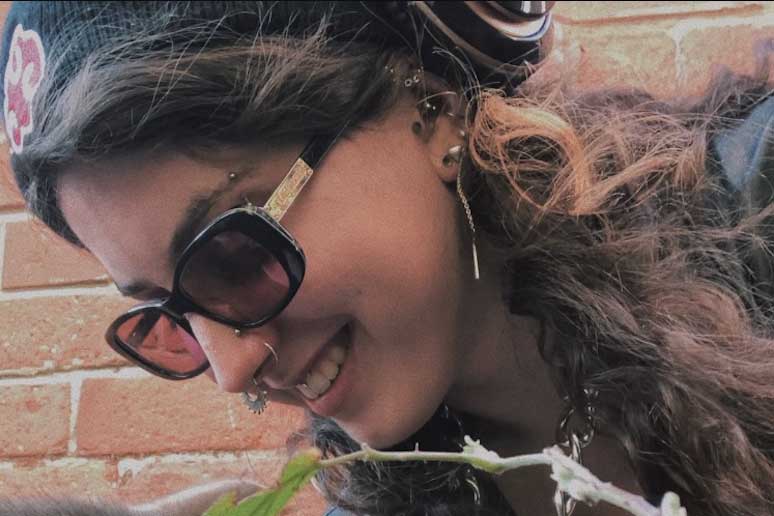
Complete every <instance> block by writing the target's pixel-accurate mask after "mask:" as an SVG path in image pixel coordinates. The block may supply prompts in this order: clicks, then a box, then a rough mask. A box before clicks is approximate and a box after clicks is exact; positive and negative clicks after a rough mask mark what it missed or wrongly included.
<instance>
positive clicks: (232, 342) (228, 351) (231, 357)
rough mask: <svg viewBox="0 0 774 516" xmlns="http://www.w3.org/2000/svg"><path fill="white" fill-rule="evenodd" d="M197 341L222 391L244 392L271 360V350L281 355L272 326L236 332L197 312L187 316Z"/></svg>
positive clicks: (276, 335)
mask: <svg viewBox="0 0 774 516" xmlns="http://www.w3.org/2000/svg"><path fill="white" fill-rule="evenodd" d="M186 318H187V319H188V322H189V324H190V325H191V329H192V330H193V333H194V335H195V336H196V340H197V341H198V342H199V345H200V346H201V348H202V350H203V351H204V354H205V355H206V356H207V359H208V361H209V363H210V370H211V372H212V377H214V378H213V379H214V381H215V382H216V383H217V384H218V386H219V387H220V389H221V390H223V391H225V392H231V393H238V392H244V391H245V390H247V389H250V388H251V387H252V378H253V376H254V375H255V374H256V372H257V371H258V370H259V369H260V368H261V366H263V365H264V364H268V362H267V360H269V361H271V363H273V362H274V360H275V358H274V356H273V355H272V352H271V351H270V350H269V348H268V347H267V346H266V345H265V343H267V342H268V343H269V344H270V346H271V348H272V349H274V350H276V352H277V353H278V354H281V353H282V351H281V350H280V346H279V345H278V340H279V334H278V332H277V331H276V329H275V328H274V325H272V324H267V325H263V326H261V327H260V328H256V329H253V330H245V329H242V330H240V331H239V332H238V333H237V332H235V329H234V328H233V327H231V326H229V325H226V324H223V323H220V322H217V321H215V320H213V319H210V318H207V317H205V316H204V315H201V314H197V313H189V314H188V315H187V317H186Z"/></svg>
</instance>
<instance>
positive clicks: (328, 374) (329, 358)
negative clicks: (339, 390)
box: [296, 326, 349, 400]
mask: <svg viewBox="0 0 774 516" xmlns="http://www.w3.org/2000/svg"><path fill="white" fill-rule="evenodd" d="M347 333H348V326H345V327H344V328H342V331H340V332H339V335H337V337H336V338H334V339H333V342H332V343H331V344H329V345H328V347H327V348H326V349H325V350H323V352H322V353H321V354H320V357H319V358H318V359H317V360H316V361H315V363H314V364H312V367H311V368H310V369H309V371H308V372H307V373H306V381H305V382H304V383H301V384H298V385H296V389H297V390H298V391H299V392H300V393H301V394H302V395H303V396H304V398H306V399H308V400H315V399H317V398H319V397H320V396H322V395H323V394H325V393H326V392H328V390H329V389H330V388H331V385H333V383H334V382H335V381H336V378H338V376H339V372H340V371H341V366H342V364H343V363H344V361H345V360H346V359H347V356H348V354H349V349H348V347H347V345H346V342H347V339H346V337H347Z"/></svg>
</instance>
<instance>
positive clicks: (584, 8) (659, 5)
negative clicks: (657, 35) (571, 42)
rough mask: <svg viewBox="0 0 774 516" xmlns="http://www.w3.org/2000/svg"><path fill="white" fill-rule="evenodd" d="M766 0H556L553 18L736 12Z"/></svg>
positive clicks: (606, 19)
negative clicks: (560, 0)
mask: <svg viewBox="0 0 774 516" xmlns="http://www.w3.org/2000/svg"><path fill="white" fill-rule="evenodd" d="M766 3H767V2H557V3H556V7H554V11H553V12H554V15H555V16H556V19H557V20H559V21H561V22H562V23H567V24H594V25H598V24H600V23H616V22H623V23H627V22H632V21H646V20H653V19H660V18H676V17H680V18H683V19H684V18H685V17H686V15H688V16H708V15H717V16H729V15H734V16H739V15H743V14H755V13H759V12H761V11H762V10H763V9H764V7H765V4H766Z"/></svg>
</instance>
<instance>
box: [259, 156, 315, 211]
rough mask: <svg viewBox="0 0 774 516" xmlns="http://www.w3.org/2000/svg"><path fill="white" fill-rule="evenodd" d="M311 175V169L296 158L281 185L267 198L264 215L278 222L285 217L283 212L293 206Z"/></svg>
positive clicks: (304, 162) (312, 171)
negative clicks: (266, 214)
mask: <svg viewBox="0 0 774 516" xmlns="http://www.w3.org/2000/svg"><path fill="white" fill-rule="evenodd" d="M313 173H314V170H312V167H310V166H309V165H308V164H307V163H306V161H304V160H303V159H301V158H298V159H297V160H296V162H295V163H293V166H292V167H291V168H290V171H289V172H288V173H287V175H286V176H285V179H283V180H282V183H280V185H279V186H278V187H277V189H276V190H275V191H274V193H273V194H272V195H271V197H269V200H268V201H266V204H265V205H264V207H263V209H264V210H265V211H266V213H268V214H269V215H270V216H271V217H272V218H273V219H274V220H277V221H279V220H280V219H281V218H282V216H283V215H285V212H286V211H288V208H290V205H291V204H293V201H294V200H295V199H296V196H298V193H299V192H300V191H301V189H302V188H303V187H304V185H305V184H306V182H307V181H309V178H311V177H312V174H313Z"/></svg>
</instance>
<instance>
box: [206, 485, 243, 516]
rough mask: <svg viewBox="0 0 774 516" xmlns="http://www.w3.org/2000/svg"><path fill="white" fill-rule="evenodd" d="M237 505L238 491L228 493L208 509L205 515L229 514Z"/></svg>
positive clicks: (219, 515)
mask: <svg viewBox="0 0 774 516" xmlns="http://www.w3.org/2000/svg"><path fill="white" fill-rule="evenodd" d="M235 507H236V492H235V491H232V492H230V493H226V494H224V495H223V496H221V497H220V498H218V501H216V502H215V503H214V504H212V507H210V508H209V509H207V512H205V513H204V515H203V516H228V515H229V514H230V513H229V511H232V510H233V509H234V508H235Z"/></svg>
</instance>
